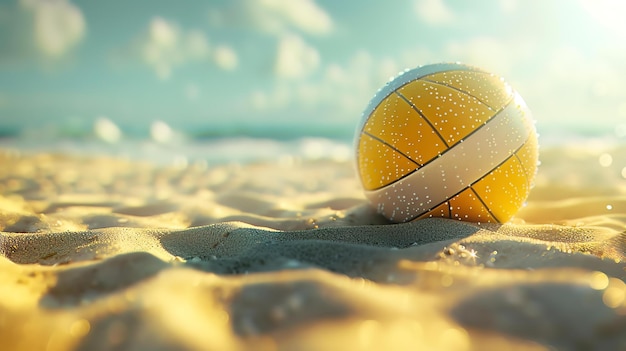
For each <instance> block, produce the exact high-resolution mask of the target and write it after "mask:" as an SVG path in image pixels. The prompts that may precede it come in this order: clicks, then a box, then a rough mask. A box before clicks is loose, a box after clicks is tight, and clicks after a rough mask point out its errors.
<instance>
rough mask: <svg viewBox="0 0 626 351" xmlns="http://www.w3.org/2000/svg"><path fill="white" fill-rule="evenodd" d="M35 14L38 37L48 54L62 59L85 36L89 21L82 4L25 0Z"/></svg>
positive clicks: (36, 36)
mask: <svg viewBox="0 0 626 351" xmlns="http://www.w3.org/2000/svg"><path fill="white" fill-rule="evenodd" d="M20 4H21V5H22V6H23V7H24V8H25V9H26V10H28V11H30V12H31V13H32V15H33V34H34V40H35V43H36V46H37V48H38V49H39V51H40V52H41V53H42V54H44V55H45V56H47V57H50V58H59V57H62V56H63V55H65V54H66V53H67V52H68V51H70V50H71V49H72V48H73V47H74V46H76V45H77V44H78V43H79V42H80V41H81V40H82V39H83V37H84V35H85V30H86V24H85V19H84V17H83V14H82V12H81V11H80V9H79V8H78V7H76V6H75V5H73V4H72V3H70V2H69V1H66V0H22V1H20Z"/></svg>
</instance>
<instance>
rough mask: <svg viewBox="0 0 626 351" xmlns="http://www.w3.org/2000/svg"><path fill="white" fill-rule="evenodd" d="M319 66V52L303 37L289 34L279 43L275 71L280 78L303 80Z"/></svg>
mask: <svg viewBox="0 0 626 351" xmlns="http://www.w3.org/2000/svg"><path fill="white" fill-rule="evenodd" d="M319 64H320V55H319V52H318V51H317V49H315V48H314V47H312V46H310V45H308V44H307V43H306V42H305V41H304V40H303V39H302V38H301V37H299V36H297V35H294V34H288V35H285V36H283V37H282V39H281V40H280V42H279V43H278V51H277V54H276V64H275V66H274V70H275V72H276V75H278V76H279V77H283V78H303V77H306V76H308V75H309V74H310V73H311V72H313V71H314V70H315V69H317V67H318V66H319Z"/></svg>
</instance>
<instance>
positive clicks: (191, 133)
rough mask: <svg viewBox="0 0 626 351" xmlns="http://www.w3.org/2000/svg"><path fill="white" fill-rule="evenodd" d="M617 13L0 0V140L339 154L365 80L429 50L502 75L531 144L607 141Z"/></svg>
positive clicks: (497, 4) (410, 3)
mask: <svg viewBox="0 0 626 351" xmlns="http://www.w3.org/2000/svg"><path fill="white" fill-rule="evenodd" d="M625 15H626V2H624V1H620V0H553V1H544V0H523V1H522V0H477V1H471V2H469V1H461V0H456V1H455V0H388V1H374V0H361V1H333V0H208V1H200V0H195V1H193V0H189V1H184V2H172V1H166V0H134V1H124V0H107V1H86V0H85V1H78V0H74V1H70V0H17V1H7V0H0V135H1V136H2V139H1V140H2V142H1V143H0V145H4V146H6V145H19V146H20V147H23V148H24V147H34V148H36V147H42V145H45V147H46V148H58V149H61V150H66V151H67V150H74V151H86V152H95V151H97V150H100V151H103V150H109V151H110V150H113V152H118V153H119V152H126V153H129V152H130V151H129V149H134V150H135V151H136V152H139V151H141V152H145V153H150V152H152V153H153V154H159V155H160V157H164V153H163V150H166V151H167V152H169V153H166V154H167V155H168V156H167V157H175V156H176V155H179V156H180V155H181V154H184V155H192V156H191V157H193V155H194V153H196V154H197V155H196V156H197V157H202V156H201V155H205V156H206V155H208V154H214V156H213V157H214V158H216V159H218V158H220V157H222V158H237V157H239V158H241V157H244V158H245V157H246V155H249V154H255V155H257V156H259V155H272V154H275V153H276V152H278V151H277V150H279V149H284V147H283V146H284V145H283V146H281V145H278V144H277V143H276V141H281V142H288V143H295V144H292V146H293V148H292V149H293V150H295V149H297V150H299V151H298V152H301V153H309V154H311V155H312V156H315V155H316V154H325V153H331V154H333V155H336V157H337V158H348V157H350V155H351V146H350V144H351V141H352V136H353V134H354V129H355V127H356V125H357V123H358V121H359V120H360V115H361V111H362V110H363V109H364V108H365V106H366V105H367V103H368V101H369V99H370V98H371V97H372V96H373V95H374V93H375V92H376V90H378V89H379V88H380V87H382V85H383V84H384V83H385V82H386V81H388V80H389V79H390V77H393V76H394V75H396V74H397V73H398V72H399V71H401V70H403V69H405V68H413V67H416V66H419V65H423V64H429V63H437V62H445V61H460V62H463V63H467V64H471V65H475V66H479V67H481V68H484V69H486V70H489V71H491V72H493V73H496V74H498V75H500V76H502V77H504V78H505V79H506V80H507V81H508V82H509V83H510V84H511V85H512V86H513V87H514V88H515V89H516V90H517V91H518V92H519V93H520V94H521V95H522V96H523V97H524V99H525V100H526V102H527V104H528V105H529V107H530V108H531V110H532V111H533V113H534V116H535V118H536V119H537V127H538V130H539V132H540V134H541V135H542V140H543V141H542V142H543V143H548V144H549V143H551V142H561V141H564V140H575V139H576V138H598V139H602V140H607V139H611V140H618V141H622V142H623V141H624V140H626V79H624V77H626V21H624V20H623V18H624V16H625ZM190 141H191V143H190ZM198 141H202V142H204V144H202V143H200V144H202V145H204V146H198V145H195V146H193V147H190V146H189V145H191V144H198ZM218 141H219V144H215V143H217V142H218ZM211 143H213V144H211ZM155 145H156V146H155ZM159 145H160V146H159ZM163 145H167V147H163ZM183 145H184V146H183ZM207 145H209V146H211V147H208V146H207ZM216 145H219V146H220V147H221V149H224V150H230V154H228V155H224V154H223V153H221V152H215V148H214V147H215V146H216ZM221 149H220V150H221ZM124 150H125V151H124ZM137 150H139V151H137ZM218 154H219V155H218ZM311 155H309V156H311Z"/></svg>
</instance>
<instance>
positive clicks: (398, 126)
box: [363, 94, 447, 165]
mask: <svg viewBox="0 0 626 351" xmlns="http://www.w3.org/2000/svg"><path fill="white" fill-rule="evenodd" d="M363 131H364V133H366V134H369V135H370V136H373V137H375V138H378V139H379V140H381V141H383V142H385V143H387V144H388V145H389V146H391V147H392V148H394V149H395V150H399V152H400V153H402V154H404V155H405V156H407V157H408V158H410V159H411V160H413V161H415V162H417V163H418V164H419V165H422V164H424V163H426V162H427V161H429V160H431V159H432V158H433V157H435V156H437V155H438V154H439V153H441V152H443V151H444V150H445V149H446V148H447V147H446V145H445V144H444V143H443V142H442V141H441V139H440V138H439V136H438V135H437V133H436V132H435V131H434V130H433V129H432V128H431V127H430V126H429V125H428V122H427V121H425V120H424V119H423V118H420V115H419V113H418V112H417V111H416V110H414V109H413V107H412V106H411V105H410V104H409V103H407V102H406V101H405V100H404V99H402V98H401V97H400V96H399V95H397V94H391V95H389V97H388V98H387V99H385V100H384V101H382V102H381V103H380V105H378V107H377V108H376V109H375V110H374V112H372V115H371V117H370V118H369V120H368V121H367V123H366V124H365V127H364V128H363Z"/></svg>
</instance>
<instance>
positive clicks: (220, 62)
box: [213, 45, 239, 71]
mask: <svg viewBox="0 0 626 351" xmlns="http://www.w3.org/2000/svg"><path fill="white" fill-rule="evenodd" d="M213 56H214V58H215V63H216V64H217V66H218V67H220V68H222V69H224V70H227V71H232V70H234V69H235V68H237V64H238V62H239V59H238V58H237V54H236V53H235V51H234V50H233V49H232V48H231V47H229V46H225V45H221V46H218V47H216V48H215V52H214V54H213Z"/></svg>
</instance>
